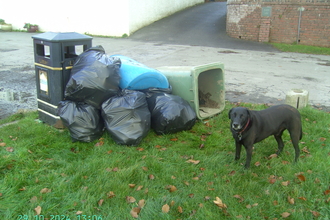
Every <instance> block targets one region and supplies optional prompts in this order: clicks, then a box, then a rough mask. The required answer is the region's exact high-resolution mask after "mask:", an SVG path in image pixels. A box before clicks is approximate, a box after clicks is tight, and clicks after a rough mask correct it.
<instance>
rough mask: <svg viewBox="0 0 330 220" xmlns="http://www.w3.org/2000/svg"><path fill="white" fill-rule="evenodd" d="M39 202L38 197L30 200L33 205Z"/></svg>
mask: <svg viewBox="0 0 330 220" xmlns="http://www.w3.org/2000/svg"><path fill="white" fill-rule="evenodd" d="M37 201H38V197H36V196H33V197H32V198H31V199H30V202H31V203H35V202H37Z"/></svg>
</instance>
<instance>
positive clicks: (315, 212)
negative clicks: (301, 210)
mask: <svg viewBox="0 0 330 220" xmlns="http://www.w3.org/2000/svg"><path fill="white" fill-rule="evenodd" d="M311 213H312V214H313V215H314V216H315V217H319V216H320V213H319V212H317V211H312V210H311Z"/></svg>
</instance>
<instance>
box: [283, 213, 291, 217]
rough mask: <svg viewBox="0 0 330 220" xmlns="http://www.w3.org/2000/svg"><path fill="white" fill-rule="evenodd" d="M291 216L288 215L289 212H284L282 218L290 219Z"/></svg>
mask: <svg viewBox="0 0 330 220" xmlns="http://www.w3.org/2000/svg"><path fill="white" fill-rule="evenodd" d="M290 215H291V214H290V213H288V212H283V213H282V214H281V216H282V218H287V217H289V216H290Z"/></svg>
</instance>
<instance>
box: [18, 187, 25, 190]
mask: <svg viewBox="0 0 330 220" xmlns="http://www.w3.org/2000/svg"><path fill="white" fill-rule="evenodd" d="M25 190H26V188H25V187H23V188H20V189H19V190H18V191H25Z"/></svg>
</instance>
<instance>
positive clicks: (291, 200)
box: [288, 196, 294, 205]
mask: <svg viewBox="0 0 330 220" xmlns="http://www.w3.org/2000/svg"><path fill="white" fill-rule="evenodd" d="M288 202H289V203H290V204H291V205H293V204H294V198H291V197H290V196H288Z"/></svg>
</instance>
